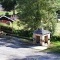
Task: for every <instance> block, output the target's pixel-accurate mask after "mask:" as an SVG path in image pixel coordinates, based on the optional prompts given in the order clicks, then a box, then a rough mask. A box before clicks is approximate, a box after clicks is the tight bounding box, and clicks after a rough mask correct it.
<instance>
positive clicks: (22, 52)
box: [0, 37, 60, 60]
mask: <svg viewBox="0 0 60 60" xmlns="http://www.w3.org/2000/svg"><path fill="white" fill-rule="evenodd" d="M0 60H60V54H54V53H51V52H50V53H49V52H39V50H35V49H32V48H31V47H29V45H28V44H26V43H24V42H22V41H20V39H18V38H15V37H4V38H0Z"/></svg>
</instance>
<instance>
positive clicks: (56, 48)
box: [45, 22, 60, 53]
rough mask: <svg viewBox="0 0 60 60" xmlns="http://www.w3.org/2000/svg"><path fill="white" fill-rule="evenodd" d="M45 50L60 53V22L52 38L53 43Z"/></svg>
mask: <svg viewBox="0 0 60 60" xmlns="http://www.w3.org/2000/svg"><path fill="white" fill-rule="evenodd" d="M45 51H49V52H54V53H60V22H59V23H57V24H56V27H55V33H54V37H52V38H51V45H50V46H49V48H48V49H47V50H45Z"/></svg>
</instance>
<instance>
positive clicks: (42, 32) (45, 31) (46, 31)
mask: <svg viewBox="0 0 60 60" xmlns="http://www.w3.org/2000/svg"><path fill="white" fill-rule="evenodd" d="M33 33H35V34H41V35H45V34H50V33H51V32H50V31H48V30H44V29H38V30H35V31H34V32H33Z"/></svg>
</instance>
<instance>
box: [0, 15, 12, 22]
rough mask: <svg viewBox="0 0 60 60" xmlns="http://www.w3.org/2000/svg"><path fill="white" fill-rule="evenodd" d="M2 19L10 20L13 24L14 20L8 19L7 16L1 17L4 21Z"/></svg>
mask: <svg viewBox="0 0 60 60" xmlns="http://www.w3.org/2000/svg"><path fill="white" fill-rule="evenodd" d="M2 19H6V20H8V21H11V22H13V20H12V19H11V18H9V17H7V16H1V17H0V20H2Z"/></svg>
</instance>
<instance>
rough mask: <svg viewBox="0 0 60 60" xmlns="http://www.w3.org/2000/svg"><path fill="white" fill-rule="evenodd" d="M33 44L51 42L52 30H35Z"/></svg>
mask: <svg viewBox="0 0 60 60" xmlns="http://www.w3.org/2000/svg"><path fill="white" fill-rule="evenodd" d="M33 44H40V45H42V46H44V45H45V44H47V45H49V44H50V32H49V31H48V30H44V29H38V30H35V31H34V32H33Z"/></svg>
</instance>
